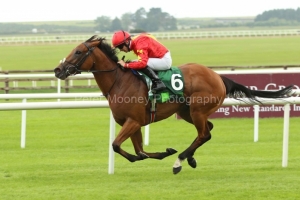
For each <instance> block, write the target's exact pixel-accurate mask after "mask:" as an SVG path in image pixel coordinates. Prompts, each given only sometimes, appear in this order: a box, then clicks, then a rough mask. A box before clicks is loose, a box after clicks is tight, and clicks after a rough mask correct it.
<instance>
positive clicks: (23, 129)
mask: <svg viewBox="0 0 300 200" xmlns="http://www.w3.org/2000/svg"><path fill="white" fill-rule="evenodd" d="M23 103H26V99H23ZM25 141H26V110H22V119H21V148H22V149H24V148H25V143H26V142H25Z"/></svg>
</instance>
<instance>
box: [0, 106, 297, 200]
mask: <svg viewBox="0 0 300 200" xmlns="http://www.w3.org/2000/svg"><path fill="white" fill-rule="evenodd" d="M0 116H1V119H2V120H1V121H0V127H1V132H0V152H1V153H0V161H1V162H0V163H1V164H0V197H1V198H0V199H5V200H10V199H12V200H15V199H22V200H23V199H25V200H26V199H28V200H29V199H30V200H34V199H38V200H41V199H72V200H73V199H111V200H115V199H122V200H123V199H130V200H131V199H141V200H144V199H149V200H153V199H251V200H252V199H272V200H273V199H298V198H300V193H299V178H300V171H299V166H300V154H299V152H300V145H299V141H300V135H299V134H298V132H299V131H298V121H299V118H292V119H291V122H290V143H289V160H288V167H287V168H282V166H281V159H282V130H283V119H282V118H273V119H260V134H259V141H258V142H256V143H254V142H253V119H239V120H237V119H213V120H212V122H213V123H214V124H215V128H214V130H213V131H212V140H211V141H209V142H208V143H206V144H205V145H204V146H202V147H200V148H199V149H198V151H197V152H196V154H195V158H196V159H197V161H198V167H197V168H196V169H192V168H191V167H189V166H188V164H187V162H184V163H183V169H182V171H181V172H180V173H179V174H177V175H173V174H172V166H173V163H174V161H175V159H176V157H177V155H178V153H177V154H175V155H173V156H171V157H168V158H165V159H164V160H161V161H160V160H151V159H148V160H144V161H139V162H135V163H130V162H129V161H127V160H125V159H124V158H123V157H121V156H120V155H117V154H116V155H115V173H114V174H113V175H109V174H108V146H109V145H108V130H109V110H108V109H80V110H72V109H71V110H48V111H45V110H40V111H27V140H26V148H25V149H21V148H20V129H21V128H20V119H21V111H5V112H4V111H1V112H0ZM117 130H119V127H117ZM195 136H196V133H195V130H194V127H193V126H191V125H189V124H187V123H185V122H184V121H182V120H179V121H178V120H176V119H175V117H174V116H172V117H170V118H168V119H166V120H164V121H161V122H159V123H155V124H152V125H151V126H150V145H149V146H145V150H146V151H153V152H156V151H164V149H165V148H167V147H173V148H175V149H177V150H178V151H179V152H181V151H183V150H184V149H185V148H187V147H188V145H189V144H190V143H191V141H192V140H193V139H194V138H195ZM122 147H123V148H124V149H125V150H127V151H128V152H130V153H133V152H134V151H133V147H132V145H131V142H130V140H128V141H126V142H125V143H124V144H123V146H122Z"/></svg>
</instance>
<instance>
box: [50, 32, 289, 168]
mask: <svg viewBox="0 0 300 200" xmlns="http://www.w3.org/2000/svg"><path fill="white" fill-rule="evenodd" d="M117 53H118V52H117V50H116V49H114V48H112V47H111V45H110V44H108V43H107V42H106V41H105V38H101V37H98V36H96V35H94V36H92V37H91V38H89V39H88V40H86V41H85V42H83V43H81V44H79V45H78V46H76V47H75V48H74V49H73V50H72V51H71V52H70V53H69V55H68V56H67V57H66V58H64V59H63V60H62V61H61V62H60V64H59V65H58V66H57V67H56V68H55V69H54V73H55V76H56V77H57V78H59V79H62V80H64V79H66V78H67V77H68V76H70V75H76V74H79V73H81V72H92V73H93V75H94V78H95V80H96V82H97V85H98V86H99V88H100V90H101V91H102V93H103V94H104V96H105V97H106V99H107V100H108V102H109V107H110V109H111V111H112V113H113V117H114V119H115V121H116V122H117V123H118V124H119V125H120V126H122V127H121V130H120V132H119V133H118V134H117V136H116V138H115V140H114V141H113V143H112V148H113V150H114V151H115V152H116V153H118V154H120V155H121V156H123V157H125V158H126V159H127V160H129V161H130V162H135V161H139V160H144V159H146V158H154V159H163V158H165V157H167V156H170V155H173V154H175V153H177V151H176V150H175V149H173V148H166V151H165V152H155V153H153V152H146V151H144V149H143V146H142V144H143V141H142V140H143V138H142V132H141V127H142V126H145V125H147V124H149V123H150V106H151V105H150V104H151V103H150V102H149V101H148V88H147V86H146V84H144V82H143V81H142V80H140V79H139V78H137V77H136V75H134V74H133V73H132V71H131V70H129V69H126V70H124V69H122V68H121V67H120V66H119V65H118V64H117V62H118V60H119V58H118V56H117ZM179 69H180V70H181V71H182V74H183V77H184V88H183V95H184V99H185V101H180V102H176V101H172V102H168V101H167V102H165V103H157V105H156V106H157V107H156V117H155V120H154V121H155V122H158V121H160V120H164V119H166V118H168V117H169V116H171V115H173V114H174V113H177V114H178V115H179V116H180V117H181V118H182V119H184V120H185V121H187V122H188V123H190V124H193V125H194V126H195V128H196V131H197V136H196V138H195V139H194V140H193V141H192V143H191V145H190V146H189V147H187V149H185V150H184V151H183V152H181V153H180V154H179V155H178V158H177V159H176V161H175V163H174V165H173V173H174V174H177V173H179V172H180V171H181V169H182V165H181V163H182V161H184V160H185V159H187V162H188V164H189V165H190V166H191V167H193V168H196V166H197V162H196V160H195V158H194V153H195V151H196V150H197V148H198V147H200V146H201V145H203V144H204V143H205V142H207V141H208V140H210V139H211V133H210V131H211V130H212V128H213V124H212V123H211V122H210V121H208V117H209V116H210V115H211V114H213V113H214V112H216V111H217V110H218V108H219V107H220V106H221V105H222V103H223V101H224V99H225V97H226V95H229V96H231V97H233V98H237V99H239V98H242V97H245V98H248V99H249V101H254V102H258V103H260V101H259V100H258V99H257V97H263V98H284V97H286V96H287V95H288V94H289V93H290V92H291V90H292V88H293V85H290V86H287V87H285V88H284V89H282V90H277V91H259V90H251V89H248V88H247V87H245V86H244V85H241V84H239V83H236V82H234V81H233V80H230V79H228V78H226V77H224V76H220V75H219V74H217V73H216V72H214V71H213V70H211V69H209V68H207V67H205V66H203V65H200V64H196V63H188V64H184V65H181V66H179ZM120 98H121V99H122V98H123V99H126V98H127V100H128V101H126V102H125V101H122V103H120V102H119V101H117V99H120ZM128 138H130V139H131V141H132V144H133V147H134V150H135V153H136V155H133V154H130V153H128V152H126V151H124V150H123V149H122V148H121V145H122V143H123V142H124V141H125V140H127V139H128Z"/></svg>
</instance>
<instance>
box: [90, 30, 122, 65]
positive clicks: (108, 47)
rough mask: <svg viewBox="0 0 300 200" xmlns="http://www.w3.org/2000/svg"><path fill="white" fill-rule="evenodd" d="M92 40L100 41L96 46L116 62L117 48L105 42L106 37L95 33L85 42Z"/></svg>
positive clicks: (117, 59)
mask: <svg viewBox="0 0 300 200" xmlns="http://www.w3.org/2000/svg"><path fill="white" fill-rule="evenodd" d="M92 41H100V43H99V45H98V46H97V47H98V48H99V49H100V50H101V51H102V52H103V53H105V55H106V56H107V57H109V58H110V59H112V60H113V61H114V62H116V63H117V62H118V61H119V58H118V56H117V50H116V49H114V48H112V47H111V45H110V44H107V42H106V39H105V38H103V37H98V36H97V35H93V36H92V37H91V38H90V39H88V40H87V41H86V42H92Z"/></svg>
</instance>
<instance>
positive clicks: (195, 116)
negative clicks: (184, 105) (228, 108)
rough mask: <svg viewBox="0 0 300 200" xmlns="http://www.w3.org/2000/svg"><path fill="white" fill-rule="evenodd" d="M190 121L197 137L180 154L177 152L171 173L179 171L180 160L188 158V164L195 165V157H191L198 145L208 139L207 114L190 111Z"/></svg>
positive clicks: (209, 135) (209, 136)
mask: <svg viewBox="0 0 300 200" xmlns="http://www.w3.org/2000/svg"><path fill="white" fill-rule="evenodd" d="M191 116H192V121H193V122H194V125H195V127H196V129H197V132H198V137H197V138H196V139H195V140H194V141H193V143H192V144H191V145H190V146H189V147H188V148H187V149H186V150H185V151H183V152H182V153H181V154H179V156H178V159H177V160H176V161H175V164H174V166H173V173H174V174H177V173H178V172H180V171H181V168H182V166H181V162H182V161H183V160H185V159H186V158H188V161H189V164H190V165H191V166H192V167H196V163H195V159H194V158H193V155H194V153H195V151H196V149H197V148H198V147H200V146H201V145H203V144H204V143H205V142H207V141H208V140H210V138H211V134H210V131H209V125H208V123H207V115H205V114H203V113H202V112H201V110H200V111H194V112H193V113H192V115H191Z"/></svg>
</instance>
